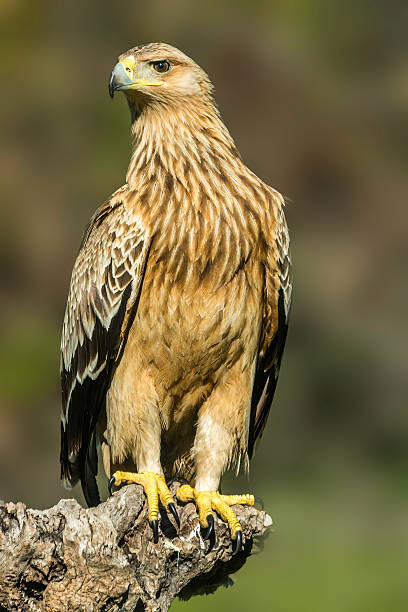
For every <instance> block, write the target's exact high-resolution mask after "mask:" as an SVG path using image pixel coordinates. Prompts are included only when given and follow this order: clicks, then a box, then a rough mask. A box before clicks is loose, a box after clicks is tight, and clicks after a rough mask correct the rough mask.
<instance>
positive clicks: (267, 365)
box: [248, 192, 292, 459]
mask: <svg viewBox="0 0 408 612" xmlns="http://www.w3.org/2000/svg"><path fill="white" fill-rule="evenodd" d="M275 199H277V200H278V204H279V206H278V209H277V219H276V226H275V231H274V233H273V236H272V240H271V241H269V245H268V247H269V251H268V256H267V261H266V265H265V268H264V311H263V320H262V328H261V335H260V342H259V353H258V360H257V366H256V372H255V380H254V386H253V390H252V403H251V416H250V424H249V437H248V456H249V458H250V459H251V457H252V456H253V454H254V450H255V447H256V444H257V442H258V441H259V439H260V438H261V436H262V433H263V430H264V428H265V425H266V421H267V419H268V415H269V410H270V408H271V404H272V400H273V396H274V393H275V389H276V383H277V382H278V376H279V367H280V362H281V359H282V354H283V349H284V347H285V341H286V334H287V330H288V316H289V309H290V302H291V292H292V283H291V263H290V251H289V234H288V228H287V225H286V220H285V215H284V212H283V199H281V197H279V198H277V195H276V192H275Z"/></svg>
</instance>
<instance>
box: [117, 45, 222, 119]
mask: <svg viewBox="0 0 408 612" xmlns="http://www.w3.org/2000/svg"><path fill="white" fill-rule="evenodd" d="M211 90H212V85H211V82H210V80H209V78H208V76H207V75H206V73H205V72H204V71H203V70H202V69H201V68H200V66H198V65H197V64H196V63H195V62H194V61H193V60H192V59H190V58H189V57H188V56H187V55H185V54H184V53H182V52H181V51H179V50H178V49H176V48H175V47H172V46H170V45H167V44H165V43H151V44H149V45H144V46H140V47H134V48H133V49H130V50H129V51H127V52H126V53H123V54H122V55H120V56H119V61H118V63H117V64H116V66H115V67H114V69H113V71H112V74H111V77H110V81H109V93H110V95H111V96H112V97H113V94H114V92H115V91H123V92H124V93H125V94H126V97H127V99H128V102H129V105H130V106H133V105H135V106H137V107H139V108H141V107H143V106H145V105H146V104H149V103H152V102H155V101H159V102H162V103H166V102H167V103H171V102H173V103H174V102H175V103H177V102H178V101H180V99H181V98H183V100H184V101H185V100H186V98H188V97H189V96H194V97H196V96H199V97H201V96H204V97H206V96H210V95H211Z"/></svg>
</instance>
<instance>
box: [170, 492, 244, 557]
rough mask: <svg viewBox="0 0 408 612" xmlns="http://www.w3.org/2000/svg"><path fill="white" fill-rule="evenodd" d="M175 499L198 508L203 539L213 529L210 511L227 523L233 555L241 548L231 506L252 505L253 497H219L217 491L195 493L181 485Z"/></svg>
mask: <svg viewBox="0 0 408 612" xmlns="http://www.w3.org/2000/svg"><path fill="white" fill-rule="evenodd" d="M176 495H177V498H178V499H179V500H180V501H183V502H188V501H192V502H195V504H196V506H197V508H198V515H199V518H200V525H201V526H202V527H204V528H205V529H206V533H205V538H208V537H209V536H210V535H211V533H212V531H213V528H214V518H213V516H212V511H213V510H215V512H216V513H217V514H218V515H219V516H220V517H221V518H222V520H223V521H225V522H226V523H228V526H229V528H230V531H231V538H232V539H233V540H234V541H235V546H234V554H235V553H237V552H239V551H240V550H241V547H242V527H241V524H240V522H239V521H238V519H237V517H236V515H235V512H234V511H233V510H232V508H231V506H234V505H235V504H245V505H248V506H253V505H254V496H253V495H221V494H220V493H219V492H218V491H197V490H196V489H194V488H193V487H190V485H182V486H181V487H179V488H178V489H177V493H176Z"/></svg>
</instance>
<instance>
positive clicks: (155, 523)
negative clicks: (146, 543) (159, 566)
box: [150, 519, 159, 544]
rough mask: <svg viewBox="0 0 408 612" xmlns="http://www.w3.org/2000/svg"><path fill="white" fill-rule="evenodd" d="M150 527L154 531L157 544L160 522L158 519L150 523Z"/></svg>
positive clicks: (154, 540)
mask: <svg viewBox="0 0 408 612" xmlns="http://www.w3.org/2000/svg"><path fill="white" fill-rule="evenodd" d="M150 525H151V528H152V531H153V542H154V543H155V544H157V542H158V541H159V521H158V520H157V519H154V520H153V521H152V522H151V523H150Z"/></svg>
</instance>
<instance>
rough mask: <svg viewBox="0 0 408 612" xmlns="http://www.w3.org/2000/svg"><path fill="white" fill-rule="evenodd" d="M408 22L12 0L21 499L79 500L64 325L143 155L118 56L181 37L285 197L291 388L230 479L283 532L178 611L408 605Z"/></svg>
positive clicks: (9, 84)
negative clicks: (88, 239) (79, 276)
mask: <svg viewBox="0 0 408 612" xmlns="http://www.w3.org/2000/svg"><path fill="white" fill-rule="evenodd" d="M407 23H408V4H407V3H406V2H405V1H401V0H400V1H395V0H394V1H393V2H387V1H386V0H383V1H379V0H345V1H343V2H333V1H331V0H329V1H328V0H309V1H304V2H302V1H300V0H280V1H278V2H272V1H267V0H265V1H262V0H251V1H249V0H247V1H245V0H240V1H239V0H235V2H226V1H222V0H220V1H218V2H215V1H209V0H206V1H202V0H195V1H194V2H191V1H188V0H152V1H150V2H141V1H136V0H135V1H128V2H125V1H122V2H112V1H108V0H88V1H87V2H80V1H79V0H78V1H71V2H63V1H62V0H52V1H51V0H50V1H48V2H46V1H44V0H36V1H35V2H33V1H31V0H26V1H23V0H1V3H0V29H1V31H0V50H1V55H0V57H1V60H0V62H1V74H0V76H1V84H2V95H1V113H0V120H1V140H0V181H1V185H0V193H1V209H0V215H1V216H0V262H1V285H0V299H1V317H0V338H1V340H0V384H1V393H0V402H1V408H0V496H1V497H2V498H3V499H6V500H15V501H16V500H22V501H23V502H25V503H26V504H28V505H30V506H35V507H40V508H45V507H48V506H50V505H53V504H54V503H56V502H57V501H58V500H59V499H60V497H61V496H68V495H67V492H65V491H64V490H63V489H62V488H61V487H60V484H59V481H58V452H59V449H58V445H59V411H60V407H59V403H60V399H59V382H58V367H59V352H58V347H59V336H60V329H61V322H62V317H63V311H64V306H65V299H66V294H67V289H68V283H69V277H70V272H71V268H72V265H73V262H74V258H75V255H76V252H77V249H78V246H79V243H80V239H81V236H82V232H83V229H84V226H85V224H86V223H87V221H88V219H89V218H90V216H91V215H92V213H93V211H94V210H95V208H96V207H97V206H98V205H99V204H100V203H102V202H103V201H104V200H105V199H106V198H107V197H108V196H109V194H110V193H111V192H112V191H113V190H114V189H115V188H116V187H118V186H119V185H121V184H122V182H123V180H124V176H125V170H126V166H127V162H128V158H129V151H130V137H129V117H128V111H127V108H126V105H125V101H124V100H123V99H121V97H120V96H117V97H115V100H114V102H112V101H111V100H110V99H109V97H108V94H107V81H108V77H109V74H110V71H111V69H112V66H113V65H114V63H115V59H116V57H117V55H118V54H119V53H121V52H123V51H124V50H126V49H128V48H130V47H132V46H134V45H135V44H140V43H142V42H149V41H154V40H162V41H166V42H169V43H171V44H174V45H176V46H178V47H180V48H181V49H183V50H184V51H185V52H187V53H188V54H189V55H191V56H192V57H193V58H195V59H196V60H197V61H198V62H199V63H200V64H201V65H202V66H203V67H204V68H205V69H206V70H207V72H208V73H209V74H210V75H211V78H212V79H213V81H214V83H215V86H216V98H217V101H218V103H219V105H220V107H221V110H222V113H223V117H224V119H225V121H226V123H227V125H228V126H229V128H230V130H231V132H232V134H233V136H234V138H235V139H236V142H237V144H238V146H239V149H240V150H241V153H242V155H243V157H244V159H245V160H246V162H247V163H248V165H249V166H250V167H251V168H252V169H253V170H255V171H256V172H257V173H258V174H259V175H260V176H261V177H262V178H263V179H264V180H265V181H266V182H268V183H269V184H271V185H273V186H275V187H276V188H278V189H279V190H280V191H281V192H282V193H283V194H284V195H285V196H286V197H287V199H288V205H287V216H288V220H289V223H290V228H291V237H292V244H293V261H294V283H295V289H294V303H293V312H292V319H291V327H290V332H289V337H288V343H287V350H286V354H285V356H284V361H283V366H282V370H281V378H280V382H279V385H278V391H277V395H276V401H275V403H274V407H273V410H272V413H271V416H270V418H269V423H268V427H267V432H266V434H265V436H264V439H263V443H262V445H261V447H260V449H259V451H258V453H257V456H256V458H255V460H254V461H253V463H252V469H251V478H250V483H248V481H247V479H246V478H245V477H243V478H242V479H240V480H239V482H238V483H237V482H236V481H234V480H233V479H232V478H230V477H228V479H227V480H226V481H225V482H224V490H226V491H227V490H229V491H231V492H238V491H239V490H243V489H245V490H246V489H250V490H254V491H255V492H256V494H257V495H259V496H260V497H262V498H263V499H264V501H265V505H266V508H267V509H268V511H269V512H270V513H271V514H272V516H273V518H274V521H275V531H274V533H273V534H272V535H271V537H270V538H269V540H268V541H267V543H266V546H265V550H264V551H263V553H261V554H259V555H257V556H255V557H254V558H252V559H250V560H249V562H248V563H247V565H246V566H245V568H244V569H243V570H242V571H241V572H240V573H238V574H237V576H236V582H235V585H234V586H233V587H232V588H230V589H227V590H221V591H218V592H217V593H216V594H215V595H211V596H209V597H206V598H196V599H194V600H191V601H190V602H188V603H182V602H176V603H175V604H174V606H173V609H174V610H179V611H183V610H191V611H193V610H196V611H200V610H206V609H208V607H209V606H211V609H213V610H214V611H217V610H225V609H230V608H231V609H232V607H234V609H235V610H236V611H239V610H247V609H248V607H253V608H254V609H258V610H271V611H272V612H275V611H276V612H292V611H293V612H295V611H296V612H303V611H305V612H309V611H310V612H328V611H330V612H343V611H347V612H365V611H367V612H368V611H370V612H376V611H378V612H384V610H392V611H393V612H399V611H401V612H402V611H405V610H407V609H408V571H407V570H408V513H407V511H408V472H407V468H408V450H407V446H408V445H407V427H408V416H407V402H406V395H407V378H408V372H407V340H408V337H407V321H406V319H407V298H408V295H407V294H408V289H407V288H408V283H407V255H408V253H407V250H408V248H407V245H408V243H407V222H408V214H407V188H408V179H407V161H408V159H407V157H408V155H407V154H408V149H407V129H408V115H407V103H408V47H407V33H406V31H407ZM74 495H75V496H76V497H77V498H78V499H79V500H82V501H83V499H82V496H81V493H80V491H79V490H75V491H74Z"/></svg>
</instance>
